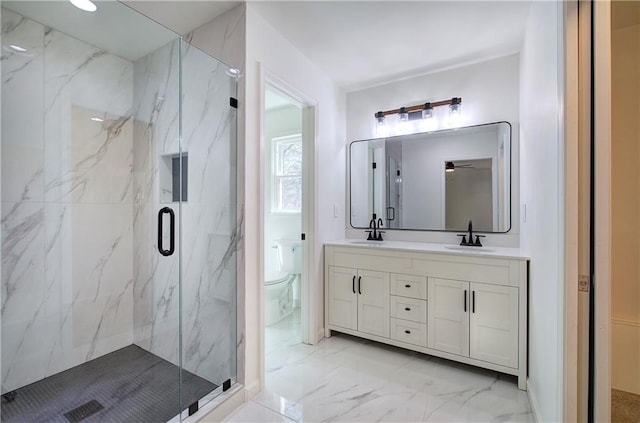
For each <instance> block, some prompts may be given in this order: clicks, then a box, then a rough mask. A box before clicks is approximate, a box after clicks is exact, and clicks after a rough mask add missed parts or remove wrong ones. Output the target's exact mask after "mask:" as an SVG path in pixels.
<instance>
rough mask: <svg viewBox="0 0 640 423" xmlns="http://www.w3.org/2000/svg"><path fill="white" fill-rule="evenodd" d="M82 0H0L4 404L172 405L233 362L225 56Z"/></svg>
mask: <svg viewBox="0 0 640 423" xmlns="http://www.w3.org/2000/svg"><path fill="white" fill-rule="evenodd" d="M96 4H97V6H98V9H97V10H96V11H95V12H93V13H89V12H85V11H81V10H79V9H77V8H76V7H74V6H73V5H72V4H71V3H70V2H68V1H42V2H37V1H27V2H24V1H15V2H13V1H2V2H1V6H2V9H1V18H2V38H1V44H2V52H1V54H2V61H1V66H2V86H1V89H2V91H1V102H2V104H1V124H2V127H1V137H2V138H1V150H0V151H1V178H2V179H1V189H2V191H1V199H2V217H1V244H0V247H1V254H2V263H1V264H2V269H1V274H2V284H1V288H2V289H1V292H0V295H1V304H2V305H1V307H2V308H1V330H2V332H1V341H2V345H1V347H2V355H1V377H2V380H1V382H2V404H1V414H2V415H1V420H2V421H3V422H25V421H27V422H29V421H34V422H36V421H37V422H40V421H52V422H53V421H60V422H79V421H82V420H85V419H86V421H127V422H138V421H139V422H161V421H164V422H166V421H181V420H182V419H184V418H185V417H186V416H188V415H190V414H193V413H195V412H197V410H198V408H199V407H201V406H202V405H203V404H204V403H205V402H207V401H209V400H211V399H212V398H214V397H215V396H217V395H218V394H220V393H221V392H222V391H223V390H226V389H228V387H229V386H230V385H231V384H233V383H234V382H235V379H236V236H235V228H236V197H235V196H236V180H235V178H236V171H235V169H236V109H235V108H234V107H232V106H231V105H230V98H233V97H236V79H235V74H234V73H233V72H231V71H230V68H229V66H227V65H225V64H223V63H221V62H220V61H219V60H216V59H215V58H213V57H211V56H209V55H207V54H206V53H204V52H202V51H200V50H198V49H197V48H195V47H194V46H191V45H189V44H188V43H187V42H185V41H184V40H183V39H182V38H181V37H180V36H178V35H177V34H175V33H173V32H171V31H169V30H168V29H166V28H164V27H162V26H161V25H159V24H157V23H156V22H153V21H151V20H149V19H148V18H146V17H144V16H143V15H140V14H138V13H137V12H135V11H134V10H132V9H130V8H129V7H127V6H125V5H123V4H121V3H119V2H115V1H104V2H96Z"/></svg>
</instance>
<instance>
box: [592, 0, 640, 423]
mask: <svg viewBox="0 0 640 423" xmlns="http://www.w3.org/2000/svg"><path fill="white" fill-rule="evenodd" d="M593 4H594V7H593V11H594V24H593V31H594V37H593V45H594V50H593V51H594V54H593V60H594V66H593V69H594V73H593V76H594V86H593V95H594V106H593V115H592V116H593V121H594V149H593V154H594V161H593V164H594V179H593V186H592V189H593V196H594V199H593V206H592V207H593V212H594V218H593V222H594V223H593V225H594V234H595V241H594V242H593V243H592V254H593V264H594V280H593V282H592V288H593V289H592V291H591V296H592V297H591V298H592V299H591V305H592V306H593V307H592V308H591V332H590V336H591V348H590V354H591V357H590V375H589V376H590V377H589V393H590V398H589V399H590V406H589V412H590V416H589V421H613V422H627V421H629V422H637V421H640V275H639V272H638V270H639V267H638V263H639V262H640V260H639V259H640V244H639V243H638V233H639V232H640V224H639V223H638V222H639V219H638V218H639V217H640V171H639V170H638V166H637V163H638V158H639V157H640V125H639V124H638V119H637V117H638V115H640V4H639V3H638V2H626V1H612V2H602V3H600V2H594V3H593Z"/></svg>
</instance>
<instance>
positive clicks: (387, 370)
mask: <svg viewBox="0 0 640 423" xmlns="http://www.w3.org/2000/svg"><path fill="white" fill-rule="evenodd" d="M297 319H299V315H295V314H294V315H292V316H290V317H288V318H287V319H284V320H283V321H281V322H278V323H277V324H275V325H272V326H270V327H267V328H266V330H265V353H266V357H265V366H266V389H265V391H263V392H261V393H260V394H259V395H258V396H256V397H255V398H254V399H253V400H252V401H251V402H250V403H248V405H244V406H243V407H251V408H255V407H256V405H257V404H259V405H261V406H262V407H264V408H266V409H268V410H270V411H271V412H277V414H278V415H279V416H280V417H275V416H273V415H272V414H268V413H266V412H264V411H261V412H262V413H263V414H250V413H249V412H247V413H248V414H243V416H245V418H248V419H249V418H253V420H243V421H281V420H278V419H280V418H283V419H284V418H288V419H291V420H293V421H306V422H372V421H384V422H417V421H425V422H533V421H534V420H533V415H532V413H531V407H530V405H529V401H528V398H527V394H526V392H524V391H520V390H519V389H518V386H517V380H516V378H515V377H512V376H508V375H503V374H500V373H496V372H492V371H489V370H485V369H479V368H476V367H472V366H467V365H464V364H460V363H455V362H451V361H448V360H444V359H440V358H436V357H431V356H428V355H425V354H420V353H415V352H411V351H406V350H403V349H401V348H396V347H392V346H388V345H383V344H379V343H376V342H372V341H367V340H364V339H360V338H357V337H352V336H348V335H342V334H334V336H332V337H331V338H327V339H323V340H322V341H321V342H319V343H318V344H317V345H305V344H303V343H301V341H300V332H299V320H297ZM261 418H265V419H267V420H260V419H261ZM233 421H239V420H233Z"/></svg>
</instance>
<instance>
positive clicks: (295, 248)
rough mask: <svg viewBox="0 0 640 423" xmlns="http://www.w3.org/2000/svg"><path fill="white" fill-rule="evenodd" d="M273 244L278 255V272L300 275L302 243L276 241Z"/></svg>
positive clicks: (289, 240) (296, 241) (292, 240)
mask: <svg viewBox="0 0 640 423" xmlns="http://www.w3.org/2000/svg"><path fill="white" fill-rule="evenodd" d="M275 242H276V245H277V246H278V250H279V253H280V271H282V272H287V273H302V241H299V240H294V239H277V240H276V241H275Z"/></svg>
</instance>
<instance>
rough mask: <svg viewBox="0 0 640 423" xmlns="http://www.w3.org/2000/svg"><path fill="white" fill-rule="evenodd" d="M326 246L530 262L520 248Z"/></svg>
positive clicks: (344, 242) (346, 242) (355, 242)
mask: <svg viewBox="0 0 640 423" xmlns="http://www.w3.org/2000/svg"><path fill="white" fill-rule="evenodd" d="M325 245H334V246H339V247H353V248H375V249H379V250H380V249H381V250H401V251H419V252H423V253H434V254H456V255H461V256H474V257H495V258H506V259H518V260H529V257H528V255H527V254H526V253H525V252H524V251H522V250H521V249H520V248H507V247H491V246H488V247H462V246H459V245H451V244H434V243H428V242H408V241H367V240H364V239H341V240H337V241H329V242H325Z"/></svg>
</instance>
